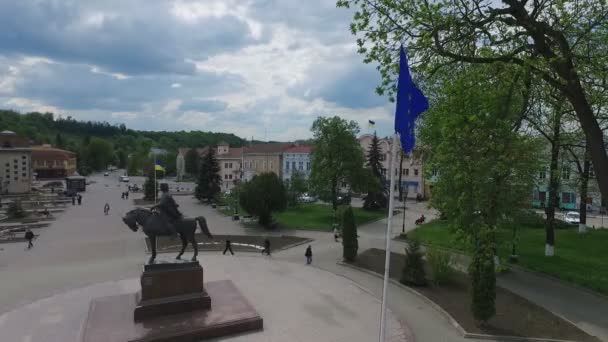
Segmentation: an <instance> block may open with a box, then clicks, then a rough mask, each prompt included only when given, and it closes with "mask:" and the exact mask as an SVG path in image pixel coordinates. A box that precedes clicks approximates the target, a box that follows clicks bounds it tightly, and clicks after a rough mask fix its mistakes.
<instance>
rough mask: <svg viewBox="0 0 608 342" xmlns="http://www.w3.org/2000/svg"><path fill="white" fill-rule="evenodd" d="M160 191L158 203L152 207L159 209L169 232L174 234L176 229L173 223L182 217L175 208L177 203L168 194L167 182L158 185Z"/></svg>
mask: <svg viewBox="0 0 608 342" xmlns="http://www.w3.org/2000/svg"><path fill="white" fill-rule="evenodd" d="M160 191H161V192H162V195H161V196H160V201H159V203H158V204H157V205H155V206H154V209H158V210H159V211H160V213H161V217H163V218H164V220H165V222H166V225H167V229H168V230H169V234H170V235H176V234H177V230H176V228H175V224H177V222H179V221H180V220H181V219H182V217H183V215H182V213H181V212H180V211H179V210H178V209H177V208H178V207H179V205H178V204H177V203H175V200H174V199H173V196H171V195H169V185H167V183H162V184H161V185H160Z"/></svg>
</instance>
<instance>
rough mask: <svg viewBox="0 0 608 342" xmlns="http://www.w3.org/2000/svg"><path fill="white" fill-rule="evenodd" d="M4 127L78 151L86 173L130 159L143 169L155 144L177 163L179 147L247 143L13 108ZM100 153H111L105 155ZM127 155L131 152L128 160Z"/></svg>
mask: <svg viewBox="0 0 608 342" xmlns="http://www.w3.org/2000/svg"><path fill="white" fill-rule="evenodd" d="M0 130H10V131H14V132H16V133H17V134H19V135H20V136H22V137H24V138H27V139H29V140H31V143H32V144H51V145H53V146H55V147H58V148H64V149H67V150H71V151H74V152H76V153H77V154H78V159H79V171H81V172H82V173H87V171H88V170H91V169H93V170H98V169H101V168H103V167H105V165H107V164H114V165H118V166H120V167H126V166H127V165H126V164H127V163H129V168H131V166H132V168H133V169H141V167H142V164H145V163H146V162H149V161H146V160H145V157H146V155H147V154H148V151H149V150H150V148H152V147H157V148H162V149H166V150H167V151H169V152H170V153H169V155H168V156H167V157H166V159H167V161H166V162H167V164H173V162H172V161H171V158H174V157H175V152H176V151H177V148H179V147H204V146H209V145H215V144H217V143H219V142H221V141H225V142H227V143H228V144H230V146H234V147H240V146H243V144H244V143H245V140H243V139H241V138H240V137H237V136H236V135H234V134H228V133H214V132H202V131H190V132H186V131H179V132H165V131H162V132H156V131H138V130H132V129H129V128H127V127H126V126H125V125H124V124H120V125H111V124H109V123H108V122H100V121H78V120H75V119H74V118H72V117H69V116H68V117H67V118H60V117H55V116H54V115H53V114H52V113H44V114H43V113H37V112H33V113H23V114H22V113H18V112H15V111H12V110H0ZM92 140H93V142H94V143H93V144H91V141H92ZM100 140H101V141H100ZM93 145H94V146H93ZM100 145H101V146H100ZM105 150H110V151H105ZM99 151H103V152H108V153H100V152H99ZM99 155H105V156H107V157H103V158H102V157H100V156H99ZM127 156H129V157H128V158H129V159H128V160H127ZM132 156H137V158H135V157H132ZM100 158H101V159H100ZM136 159H137V160H136ZM121 164H122V165H121ZM132 164H133V165H132Z"/></svg>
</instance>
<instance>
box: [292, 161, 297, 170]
mask: <svg viewBox="0 0 608 342" xmlns="http://www.w3.org/2000/svg"><path fill="white" fill-rule="evenodd" d="M291 168H292V169H293V170H295V169H296V162H295V161H294V162H291Z"/></svg>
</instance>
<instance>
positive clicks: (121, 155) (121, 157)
mask: <svg viewBox="0 0 608 342" xmlns="http://www.w3.org/2000/svg"><path fill="white" fill-rule="evenodd" d="M116 159H117V160H118V163H117V164H118V165H116V166H118V168H120V169H126V168H127V164H128V160H129V157H128V155H127V152H125V150H123V149H120V150H118V151H117V152H116Z"/></svg>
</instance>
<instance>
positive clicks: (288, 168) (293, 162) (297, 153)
mask: <svg viewBox="0 0 608 342" xmlns="http://www.w3.org/2000/svg"><path fill="white" fill-rule="evenodd" d="M311 152H312V147H311V146H292V147H289V148H287V149H286V150H285V152H283V172H282V173H283V180H285V181H287V180H290V179H291V176H292V175H293V174H294V173H295V172H298V173H300V174H301V175H302V176H304V178H305V179H308V176H309V175H310V170H311V164H310V163H311V159H310V154H311Z"/></svg>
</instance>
